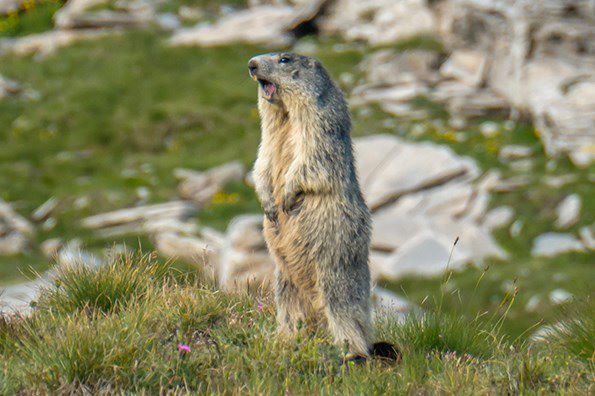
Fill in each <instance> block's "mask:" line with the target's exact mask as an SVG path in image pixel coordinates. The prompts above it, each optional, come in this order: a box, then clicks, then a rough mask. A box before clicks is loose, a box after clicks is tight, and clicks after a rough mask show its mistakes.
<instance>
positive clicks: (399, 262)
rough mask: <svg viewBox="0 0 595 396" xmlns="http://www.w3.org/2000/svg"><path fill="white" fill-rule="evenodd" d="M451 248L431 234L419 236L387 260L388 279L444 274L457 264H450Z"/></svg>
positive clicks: (425, 233)
mask: <svg viewBox="0 0 595 396" xmlns="http://www.w3.org/2000/svg"><path fill="white" fill-rule="evenodd" d="M449 255H450V246H449V245H448V244H447V243H446V242H444V241H443V240H441V239H439V238H437V237H436V236H434V235H432V234H431V233H429V232H424V233H422V234H418V235H416V236H415V237H413V238H411V239H410V240H409V241H407V242H406V243H405V244H403V246H401V247H400V248H399V250H398V251H397V252H396V253H393V254H392V255H391V256H390V257H388V258H387V259H386V264H385V265H386V266H387V270H388V272H387V273H386V274H384V276H385V277H386V278H389V279H397V278H400V277H403V276H406V275H416V276H420V275H421V276H434V275H439V274H442V273H443V272H444V271H446V270H447V269H448V268H453V267H455V266H456V262H451V263H450V264H448V258H449Z"/></svg>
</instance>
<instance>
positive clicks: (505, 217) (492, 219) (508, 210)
mask: <svg viewBox="0 0 595 396" xmlns="http://www.w3.org/2000/svg"><path fill="white" fill-rule="evenodd" d="M513 217H514V209H513V208H512V207H510V206H499V207H497V208H494V209H492V210H490V211H489V212H488V213H487V214H486V215H485V218H484V220H483V224H484V226H486V227H487V228H489V229H490V230H493V229H496V228H502V227H505V226H507V225H508V224H510V222H511V221H512V218H513Z"/></svg>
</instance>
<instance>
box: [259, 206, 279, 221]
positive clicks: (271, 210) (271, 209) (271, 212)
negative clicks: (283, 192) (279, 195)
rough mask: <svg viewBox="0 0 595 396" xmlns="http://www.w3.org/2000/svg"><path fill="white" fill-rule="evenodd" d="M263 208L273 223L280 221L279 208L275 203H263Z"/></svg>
mask: <svg viewBox="0 0 595 396" xmlns="http://www.w3.org/2000/svg"><path fill="white" fill-rule="evenodd" d="M262 210H263V212H264V215H265V216H266V218H267V219H268V220H269V221H270V222H271V223H275V224H276V223H277V222H278V221H279V217H278V215H277V213H278V209H277V205H275V204H274V203H272V200H271V203H269V204H265V203H263V204H262Z"/></svg>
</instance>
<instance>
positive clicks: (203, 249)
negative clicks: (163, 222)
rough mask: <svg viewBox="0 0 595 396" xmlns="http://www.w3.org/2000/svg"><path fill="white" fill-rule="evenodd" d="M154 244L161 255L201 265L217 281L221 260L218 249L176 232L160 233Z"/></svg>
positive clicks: (156, 236)
mask: <svg viewBox="0 0 595 396" xmlns="http://www.w3.org/2000/svg"><path fill="white" fill-rule="evenodd" d="M154 242H155V249H156V250H157V252H159V254H160V255H162V256H164V257H167V258H172V259H181V260H185V261H187V262H190V263H193V264H197V265H200V266H202V267H203V268H204V270H205V271H206V274H207V275H208V276H211V277H212V278H213V279H215V277H216V274H217V271H218V259H219V257H218V255H219V250H218V249H217V247H215V246H212V245H210V244H209V243H207V242H206V241H204V240H202V239H199V238H196V237H193V236H184V235H179V234H176V233H174V232H162V233H159V234H157V235H155V237H154Z"/></svg>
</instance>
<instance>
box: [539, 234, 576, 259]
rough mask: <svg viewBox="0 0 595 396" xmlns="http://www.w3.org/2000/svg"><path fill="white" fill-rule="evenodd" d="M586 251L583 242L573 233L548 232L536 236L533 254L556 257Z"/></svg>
mask: <svg viewBox="0 0 595 396" xmlns="http://www.w3.org/2000/svg"><path fill="white" fill-rule="evenodd" d="M582 251H584V247H583V244H582V243H580V241H579V240H578V239H576V238H575V237H574V236H573V235H571V234H559V233H554V232H547V233H545V234H542V235H540V236H538V237H537V238H535V240H534V241H533V248H532V249H531V255H532V256H534V257H554V256H557V255H558V254H562V253H568V252H582Z"/></svg>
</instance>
